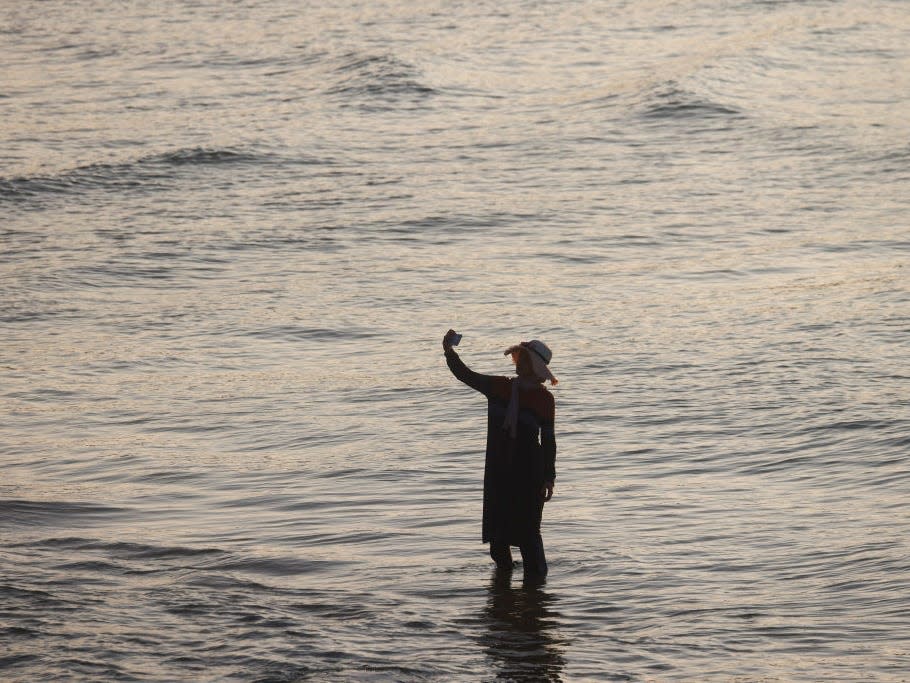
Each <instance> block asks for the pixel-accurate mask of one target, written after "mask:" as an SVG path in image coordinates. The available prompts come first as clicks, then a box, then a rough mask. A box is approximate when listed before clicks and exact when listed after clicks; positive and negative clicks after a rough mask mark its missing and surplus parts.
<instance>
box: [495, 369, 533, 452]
mask: <svg viewBox="0 0 910 683" xmlns="http://www.w3.org/2000/svg"><path fill="white" fill-rule="evenodd" d="M521 386H522V378H521V377H514V378H513V379H512V396H511V398H510V399H509V407H508V408H506V419H505V420H504V421H503V423H502V428H503V429H505V430H506V431H507V432H509V436H511V437H512V438H513V439H514V438H515V437H516V436H518V390H519V389H520V388H521ZM524 386H525V388H526V389H533V388H535V387H537V386H539V382H535V381H533V380H525V384H524Z"/></svg>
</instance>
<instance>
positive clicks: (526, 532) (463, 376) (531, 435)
mask: <svg viewBox="0 0 910 683" xmlns="http://www.w3.org/2000/svg"><path fill="white" fill-rule="evenodd" d="M446 363H447V364H448V366H449V369H450V370H451V371H452V374H453V375H455V377H457V378H458V379H459V380H461V381H462V382H464V383H465V384H467V385H468V386H469V387H471V388H472V389H474V390H476V391H479V392H480V393H481V394H483V395H484V396H486V397H487V453H486V463H485V466H484V477H483V541H484V543H488V542H490V541H492V540H493V539H494V538H495V539H497V541H500V542H507V543H508V544H509V545H523V544H524V543H526V542H528V541H530V540H532V539H533V538H534V537H535V536H536V535H537V534H539V533H540V519H541V515H542V513H543V498H542V497H541V495H540V491H541V488H542V487H543V486H544V482H554V481H555V480H556V437H555V436H554V432H553V421H554V418H555V412H556V406H555V401H554V400H553V394H551V393H550V392H549V391H547V389H546V388H545V387H544V386H543V385H542V384H541V385H538V386H536V387H534V388H531V389H524V388H522V389H519V392H518V405H519V412H518V428H517V434H516V436H515V438H512V437H511V435H510V434H509V432H508V431H506V430H505V429H503V426H502V425H503V422H504V421H505V418H506V409H507V408H508V405H509V400H510V398H511V395H512V382H515V381H518V378H517V377H512V378H510V377H496V376H493V375H481V374H479V373H476V372H474V371H473V370H471V369H469V368H468V367H467V366H466V365H465V364H464V362H463V361H462V360H461V358H459V357H458V354H457V353H456V352H455V350H454V349H449V350H448V351H446Z"/></svg>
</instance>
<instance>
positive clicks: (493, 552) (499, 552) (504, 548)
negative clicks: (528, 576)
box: [490, 538, 515, 571]
mask: <svg viewBox="0 0 910 683" xmlns="http://www.w3.org/2000/svg"><path fill="white" fill-rule="evenodd" d="M490 557H492V558H493V561H494V562H495V563H496V568H497V569H506V570H509V571H511V570H512V568H513V567H514V566H515V563H514V562H513V561H512V551H511V549H510V548H509V544H508V543H503V542H501V541H499V540H498V539H495V538H494V539H493V540H492V541H490Z"/></svg>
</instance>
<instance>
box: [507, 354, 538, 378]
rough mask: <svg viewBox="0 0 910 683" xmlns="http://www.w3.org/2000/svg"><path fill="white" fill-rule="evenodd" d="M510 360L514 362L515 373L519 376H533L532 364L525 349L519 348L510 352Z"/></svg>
mask: <svg viewBox="0 0 910 683" xmlns="http://www.w3.org/2000/svg"><path fill="white" fill-rule="evenodd" d="M512 362H513V363H515V374H517V375H518V376H519V377H533V376H534V366H533V365H532V363H531V357H530V356H528V350H527V349H519V350H518V351H513V352H512Z"/></svg>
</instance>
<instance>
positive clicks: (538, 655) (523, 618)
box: [480, 571, 565, 681]
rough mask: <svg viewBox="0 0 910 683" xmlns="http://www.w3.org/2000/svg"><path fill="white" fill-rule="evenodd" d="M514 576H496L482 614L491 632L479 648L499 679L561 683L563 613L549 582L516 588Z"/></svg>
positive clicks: (533, 581) (529, 582)
mask: <svg viewBox="0 0 910 683" xmlns="http://www.w3.org/2000/svg"><path fill="white" fill-rule="evenodd" d="M511 578H512V577H511V573H508V572H496V571H494V573H493V579H492V581H491V582H490V588H489V595H488V597H487V604H486V606H485V607H484V611H483V622H484V624H485V625H486V627H487V630H486V632H485V633H484V634H483V635H482V636H481V637H480V643H481V645H483V647H484V650H485V651H486V653H487V655H488V656H489V658H490V661H491V663H492V665H493V669H494V670H495V671H496V679H497V680H506V681H560V680H562V678H561V676H560V673H561V671H562V669H563V667H564V666H565V656H564V655H563V649H564V643H563V642H562V640H561V639H560V638H559V637H557V636H556V634H554V633H553V631H554V629H555V627H556V617H558V614H557V613H556V612H554V611H553V609H552V606H553V602H554V598H553V596H552V594H550V593H547V592H546V591H545V590H544V585H545V579H529V578H525V580H524V583H523V584H522V586H521V587H520V588H518V587H516V588H513V587H512V585H511Z"/></svg>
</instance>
